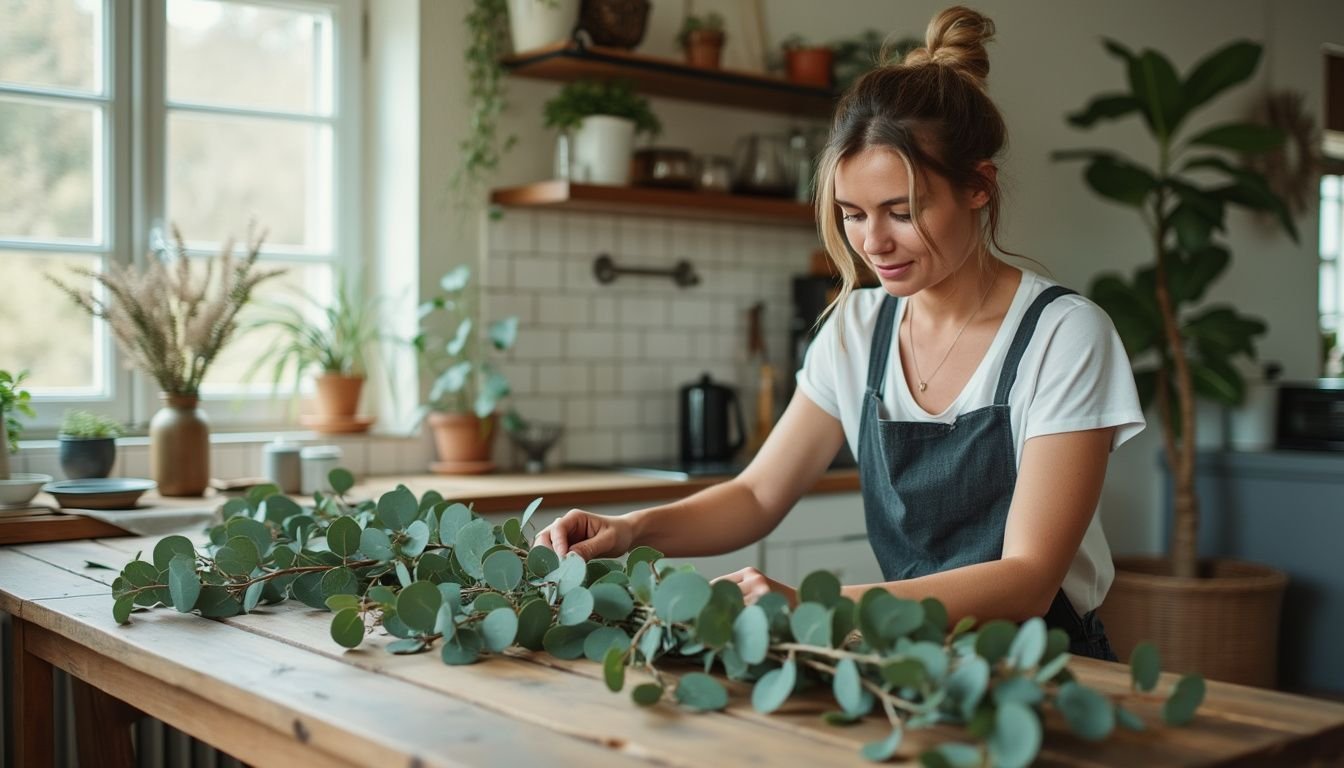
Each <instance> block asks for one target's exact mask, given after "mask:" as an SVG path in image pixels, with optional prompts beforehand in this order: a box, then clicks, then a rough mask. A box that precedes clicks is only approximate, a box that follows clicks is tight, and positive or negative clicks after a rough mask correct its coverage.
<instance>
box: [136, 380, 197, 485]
mask: <svg viewBox="0 0 1344 768" xmlns="http://www.w3.org/2000/svg"><path fill="white" fill-rule="evenodd" d="M160 398H161V399H162V400H163V407H161V408H160V409H159V411H158V413H155V414H154V418H152V419H150V422H149V469H150V474H151V476H152V477H153V478H154V482H156V483H158V485H159V488H158V491H159V495H160V496H200V495H201V494H202V493H204V492H205V489H206V488H207V487H208V486H209V485H210V422H209V421H208V420H207V419H206V417H205V412H204V411H202V410H201V409H200V408H199V407H198V406H199V403H200V401H199V398H196V397H191V396H188V395H160Z"/></svg>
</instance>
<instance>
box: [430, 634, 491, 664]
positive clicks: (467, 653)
mask: <svg viewBox="0 0 1344 768" xmlns="http://www.w3.org/2000/svg"><path fill="white" fill-rule="evenodd" d="M481 647H482V644H481V636H480V634H478V633H477V632H476V630H474V629H469V628H467V627H463V628H461V629H459V630H457V633H456V634H454V635H453V639H451V640H445V641H444V643H443V648H442V649H440V651H439V655H440V656H441V657H442V658H443V663H444V664H449V665H452V666H460V665H463V664H474V663H475V662H476V661H477V660H478V659H480V657H481Z"/></svg>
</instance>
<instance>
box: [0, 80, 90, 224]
mask: <svg viewBox="0 0 1344 768" xmlns="http://www.w3.org/2000/svg"><path fill="white" fill-rule="evenodd" d="M99 112H100V110H99V109H98V108H97V107H81V106H68V105H64V104H62V105H56V104H52V103H44V102H36V101H27V100H24V101H20V100H14V99H2V98H0V237H30V238H39V239H45V238H73V239H80V240H93V239H94V236H95V232H97V229H96V226H95V213H96V212H95V208H94V206H95V198H96V196H97V195H98V194H99V192H100V190H99V189H98V187H99V186H100V185H101V180H100V174H99V173H98V172H97V171H98V169H99V168H100V167H101V164H102V157H101V151H100V147H99V143H100V141H101V134H102V131H101V130H100V125H101V122H100V114H99Z"/></svg>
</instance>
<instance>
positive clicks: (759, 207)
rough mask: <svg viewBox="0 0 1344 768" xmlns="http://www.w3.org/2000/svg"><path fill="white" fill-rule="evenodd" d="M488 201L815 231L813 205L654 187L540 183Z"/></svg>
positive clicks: (502, 192) (501, 191) (493, 195)
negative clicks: (715, 220)
mask: <svg viewBox="0 0 1344 768" xmlns="http://www.w3.org/2000/svg"><path fill="white" fill-rule="evenodd" d="M490 202H491V203H494V204H495V205H502V206H505V207H523V208H556V209H564V210H576V211H599V212H604V213H632V214H643V215H658V216H674V217H679V218H693V219H720V220H728V221H741V222H747V223H755V224H761V223H769V224H789V225H795V226H800V227H812V226H814V218H813V215H812V206H810V205H806V204H803V203H796V202H794V201H792V200H783V199H777V198H769V197H748V196H746V195H729V194H724V193H722V192H696V191H691V190H680V189H655V188H652V187H613V186H605V185H600V184H575V183H572V182H568V181H540V182H537V183H535V184H528V185H525V186H521V187H508V188H504V189H496V190H494V191H493V192H491V193H490Z"/></svg>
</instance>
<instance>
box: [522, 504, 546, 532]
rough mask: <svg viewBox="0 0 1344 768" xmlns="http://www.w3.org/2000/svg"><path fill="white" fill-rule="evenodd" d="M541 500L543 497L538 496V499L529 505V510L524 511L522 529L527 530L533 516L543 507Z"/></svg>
mask: <svg viewBox="0 0 1344 768" xmlns="http://www.w3.org/2000/svg"><path fill="white" fill-rule="evenodd" d="M541 498H542V497H540V496H538V497H537V498H535V499H533V500H532V503H531V504H528V505H527V509H525V510H523V517H522V520H521V521H520V524H521V525H522V527H524V528H526V527H527V524H528V523H529V522H531V520H532V515H533V514H534V513H536V511H537V508H538V507H540V506H541Z"/></svg>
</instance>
